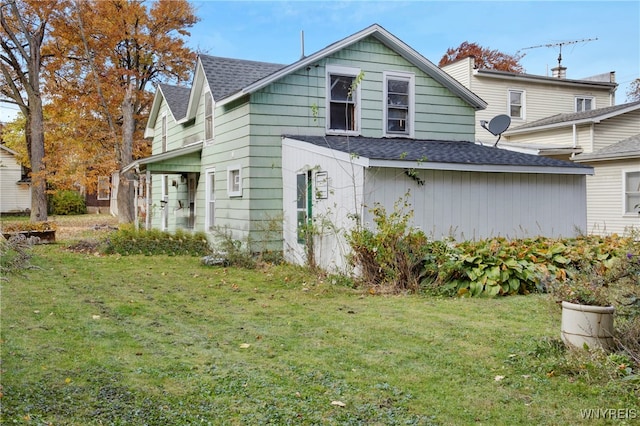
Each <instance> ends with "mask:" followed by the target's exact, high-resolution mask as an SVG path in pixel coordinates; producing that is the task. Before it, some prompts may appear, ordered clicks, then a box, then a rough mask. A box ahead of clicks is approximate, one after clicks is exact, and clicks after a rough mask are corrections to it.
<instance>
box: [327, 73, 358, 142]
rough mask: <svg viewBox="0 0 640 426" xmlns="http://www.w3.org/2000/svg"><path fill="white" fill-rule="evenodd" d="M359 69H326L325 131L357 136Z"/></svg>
mask: <svg viewBox="0 0 640 426" xmlns="http://www.w3.org/2000/svg"><path fill="white" fill-rule="evenodd" d="M359 74H360V70H359V69H355V68H346V67H331V66H328V67H327V100H328V106H327V111H329V117H328V119H327V131H329V132H333V133H348V134H358V131H359V129H360V125H359V121H360V105H359V103H358V100H359V99H360V85H358V84H356V82H357V79H358V75H359Z"/></svg>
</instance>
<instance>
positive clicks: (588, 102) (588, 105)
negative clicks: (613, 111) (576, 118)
mask: <svg viewBox="0 0 640 426" xmlns="http://www.w3.org/2000/svg"><path fill="white" fill-rule="evenodd" d="M595 103H596V100H595V98H594V97H593V96H578V97H577V98H576V112H583V111H591V110H592V109H595Z"/></svg>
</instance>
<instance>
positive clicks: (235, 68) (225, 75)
mask: <svg viewBox="0 0 640 426" xmlns="http://www.w3.org/2000/svg"><path fill="white" fill-rule="evenodd" d="M200 62H202V68H203V69H204V73H205V75H206V77H207V81H208V82H209V87H210V88H211V92H212V94H213V99H214V100H215V101H219V100H220V99H224V98H226V97H227V96H230V95H232V94H234V93H236V92H237V91H239V90H241V89H243V88H245V87H247V86H248V85H250V84H251V83H255V82H256V81H258V80H260V79H262V78H265V77H267V76H268V75H270V74H273V73H274V72H276V71H278V70H280V69H282V68H284V67H285V65H282V64H273V63H269V62H256V61H247V60H243V59H231V58H221V57H218V56H209V55H200Z"/></svg>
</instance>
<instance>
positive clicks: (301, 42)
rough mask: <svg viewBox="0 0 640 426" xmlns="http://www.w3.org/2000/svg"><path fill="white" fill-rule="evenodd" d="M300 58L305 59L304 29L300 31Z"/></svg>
mask: <svg viewBox="0 0 640 426" xmlns="http://www.w3.org/2000/svg"><path fill="white" fill-rule="evenodd" d="M300 59H304V30H302V31H300Z"/></svg>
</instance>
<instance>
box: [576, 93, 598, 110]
mask: <svg viewBox="0 0 640 426" xmlns="http://www.w3.org/2000/svg"><path fill="white" fill-rule="evenodd" d="M587 99H588V100H590V101H591V108H589V109H583V110H581V111H578V100H582V101H585V100H587ZM597 108H598V107H597V106H596V97H595V96H592V95H575V96H574V97H573V110H574V112H585V111H591V110H594V109H597Z"/></svg>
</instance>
